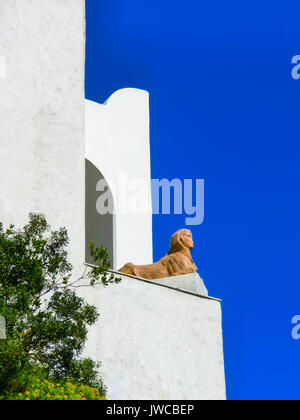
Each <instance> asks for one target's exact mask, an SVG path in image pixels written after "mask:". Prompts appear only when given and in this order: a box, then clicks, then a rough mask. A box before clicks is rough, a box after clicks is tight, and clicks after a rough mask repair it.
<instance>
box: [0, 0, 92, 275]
mask: <svg viewBox="0 0 300 420" xmlns="http://www.w3.org/2000/svg"><path fill="white" fill-rule="evenodd" d="M84 4H85V1H84V0H63V1H62V0H1V2H0V57H2V59H1V62H2V67H3V65H4V66H5V72H4V71H3V69H2V72H1V75H2V77H1V78H0V180H1V183H0V220H1V221H2V222H4V224H5V225H7V224H9V223H14V224H16V225H17V226H21V225H23V224H24V223H25V222H26V221H27V215H28V213H29V212H30V211H34V212H43V213H45V215H46V216H47V219H48V221H49V222H50V223H51V225H52V226H53V227H54V228H58V227H60V226H66V227H67V229H68V232H69V235H70V238H71V243H70V259H71V261H72V262H73V263H74V264H75V268H76V267H77V266H78V265H80V266H81V268H79V267H78V270H81V269H82V263H83V261H84V158H85V156H84V26H85V24H84ZM3 63H4V64H3Z"/></svg>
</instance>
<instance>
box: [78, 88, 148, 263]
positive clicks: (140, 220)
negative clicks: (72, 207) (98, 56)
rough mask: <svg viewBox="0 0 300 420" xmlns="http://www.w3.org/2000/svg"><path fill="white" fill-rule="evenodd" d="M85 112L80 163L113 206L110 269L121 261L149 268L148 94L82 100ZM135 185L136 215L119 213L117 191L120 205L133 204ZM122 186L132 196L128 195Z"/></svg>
mask: <svg viewBox="0 0 300 420" xmlns="http://www.w3.org/2000/svg"><path fill="white" fill-rule="evenodd" d="M85 109H86V113H85V115H86V117H85V127H86V128H85V130H86V159H87V160H88V161H90V162H91V163H92V164H93V165H94V166H95V167H96V168H97V169H98V170H99V171H100V172H101V174H102V175H103V177H104V178H105V179H106V181H107V182H108V184H109V185H110V188H111V192H112V195H113V199H114V202H115V203H116V208H115V216H114V232H113V236H114V238H111V239H112V240H111V241H110V242H112V243H113V244H114V250H113V261H114V263H113V268H114V269H119V268H120V267H122V266H123V265H124V264H125V263H126V262H134V263H136V264H150V263H152V262H153V251H152V202H151V168H150V138H149V94H148V92H146V91H143V90H139V89H122V90H119V91H117V92H115V93H114V94H113V95H112V96H111V97H110V98H109V99H108V101H106V102H105V103H104V104H98V103H95V102H91V101H88V100H87V101H86V108H85ZM136 181H138V185H140V183H141V181H142V182H144V184H145V188H143V189H141V188H140V189H139V198H140V199H141V200H142V202H143V203H144V210H143V211H142V214H141V212H140V213H139V214H132V213H133V212H132V210H131V211H130V212H124V203H120V202H119V200H120V195H121V194H120V191H121V192H122V201H123V200H124V197H125V199H128V202H130V200H132V199H133V195H135V194H136V192H134V189H135V185H134V184H133V182H134V183H135V182H136ZM128 187H129V189H130V187H131V188H132V189H133V191H131V192H130V191H129V192H128ZM95 188H96V186H95ZM100 194H101V193H99V196H100ZM124 194H125V195H124ZM131 202H132V201H131ZM94 204H95V205H96V203H94ZM86 223H87V224H88V223H89V221H88V220H87V221H86Z"/></svg>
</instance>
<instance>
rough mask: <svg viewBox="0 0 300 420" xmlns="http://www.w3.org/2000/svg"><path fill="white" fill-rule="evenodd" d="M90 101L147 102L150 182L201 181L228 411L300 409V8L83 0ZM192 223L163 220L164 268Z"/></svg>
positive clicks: (203, 241) (159, 238)
mask: <svg viewBox="0 0 300 420" xmlns="http://www.w3.org/2000/svg"><path fill="white" fill-rule="evenodd" d="M86 7H87V10H86V13H87V50H86V54H87V60H86V97H87V98H88V99H90V100H94V101H96V102H100V103H102V102H104V101H105V100H106V99H107V98H108V97H109V96H110V95H111V94H112V93H113V92H114V91H116V90H118V89H120V88H124V87H135V88H140V89H146V90H148V91H149V92H150V109H151V159H152V168H151V169H152V178H164V177H166V178H169V179H172V178H175V177H176V178H182V179H184V178H194V179H196V178H204V179H205V221H204V223H203V224H202V225H200V226H196V227H193V228H192V231H193V234H194V238H195V243H196V247H195V250H194V252H193V257H194V259H195V262H196V264H197V265H198V267H199V272H200V274H201V275H202V277H203V278H204V279H205V282H206V285H207V287H208V289H209V292H210V295H212V296H215V297H220V298H222V299H223V329H224V352H225V364H226V377H227V392H228V398H230V399H299V398H300V390H299V377H300V364H299V363H298V356H299V354H300V340H299V341H294V340H292V338H291V329H292V324H291V319H292V317H293V316H294V315H296V314H300V299H299V296H300V281H299V234H300V225H299V215H300V197H299V185H300V165H299V161H300V160H299V158H300V144H299V120H300V80H293V79H292V77H291V70H292V64H291V59H292V57H293V56H294V55H296V54H300V33H299V11H300V5H299V1H297V2H296V1H286V2H280V3H279V2H273V1H261V0H260V1H258V0H253V1H251V2H241V1H240V0H239V1H232V0H228V1H226V2H225V1H224V0H223V1H220V0H216V1H214V2H203V1H199V0H187V1H185V2H181V1H176V0H175V1H174V0H172V1H171V0H164V1H161V0H160V1H158V0H151V1H150V0H143V1H141V0H126V1H124V0H86ZM184 219H185V216H175V215H174V216H172V215H171V216H166V215H157V216H154V219H153V222H154V232H153V235H154V258H155V259H159V258H161V257H162V256H163V255H165V253H166V250H167V249H168V246H169V239H170V236H171V234H172V233H173V232H175V231H176V230H178V229H179V228H181V227H184Z"/></svg>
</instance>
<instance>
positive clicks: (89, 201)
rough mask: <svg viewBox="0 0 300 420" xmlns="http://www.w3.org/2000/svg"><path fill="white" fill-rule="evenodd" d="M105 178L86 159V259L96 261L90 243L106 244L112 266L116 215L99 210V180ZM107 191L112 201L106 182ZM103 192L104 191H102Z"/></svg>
mask: <svg viewBox="0 0 300 420" xmlns="http://www.w3.org/2000/svg"><path fill="white" fill-rule="evenodd" d="M101 180H105V178H104V176H103V175H102V173H101V172H100V171H99V169H98V168H96V166H94V165H93V164H92V163H91V162H90V161H89V160H88V159H86V160H85V260H86V262H87V263H91V264H93V263H94V261H93V259H92V257H91V255H90V251H89V243H90V242H91V241H93V242H95V244H96V245H97V246H104V247H105V248H106V249H107V251H108V256H109V259H110V263H111V268H113V267H114V264H115V260H116V247H115V215H114V214H110V213H108V214H104V215H101V214H99V213H98V211H97V207H96V205H97V200H98V199H99V197H100V196H101V192H99V191H97V184H98V182H99V181H101ZM106 188H107V189H106V193H108V195H109V200H111V201H110V202H111V203H113V208H114V199H113V195H112V192H111V189H110V188H109V185H108V184H107V182H106ZM102 194H103V192H102Z"/></svg>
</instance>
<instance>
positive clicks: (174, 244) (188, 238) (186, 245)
mask: <svg viewBox="0 0 300 420" xmlns="http://www.w3.org/2000/svg"><path fill="white" fill-rule="evenodd" d="M193 248H194V241H193V235H192V232H191V231H190V230H189V229H181V230H179V231H178V232H176V233H174V235H173V236H172V238H171V246H170V251H169V254H174V253H175V252H180V251H183V250H185V249H188V250H190V251H191V250H192V249H193Z"/></svg>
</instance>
